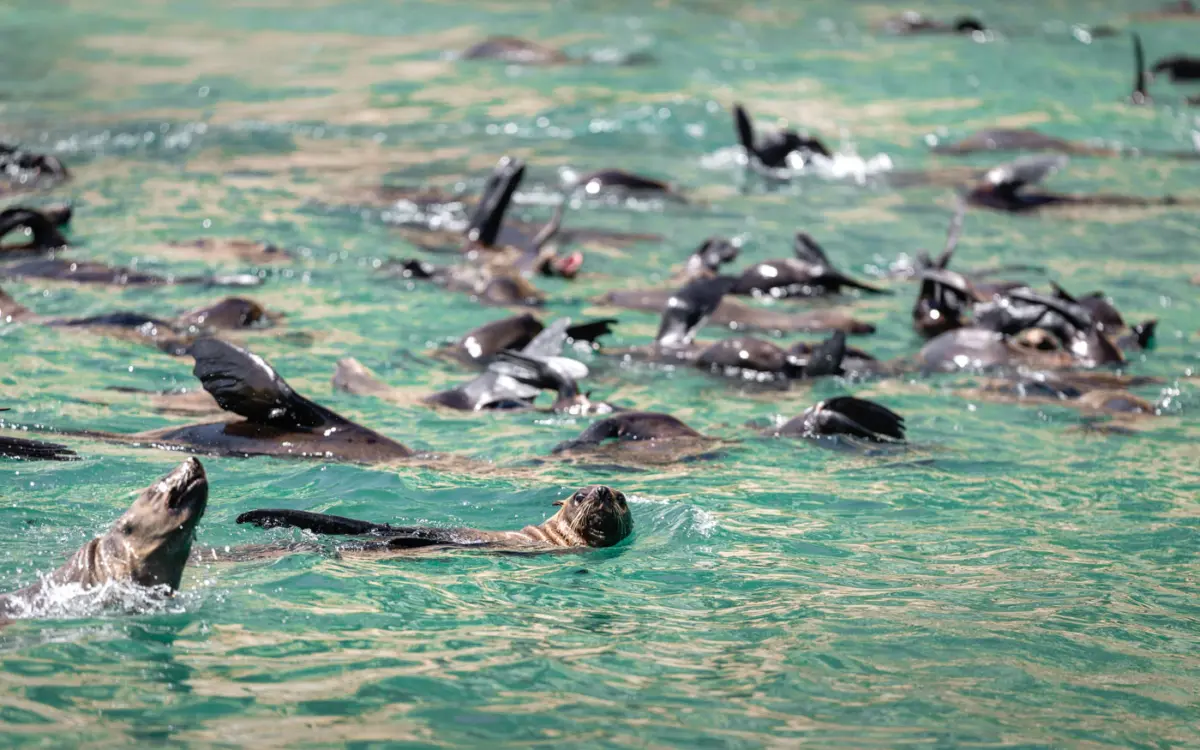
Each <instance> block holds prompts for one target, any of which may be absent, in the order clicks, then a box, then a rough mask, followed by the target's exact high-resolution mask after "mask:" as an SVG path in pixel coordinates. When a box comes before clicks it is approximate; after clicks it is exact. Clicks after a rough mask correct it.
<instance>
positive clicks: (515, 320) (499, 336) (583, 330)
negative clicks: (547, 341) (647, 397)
mask: <svg viewBox="0 0 1200 750" xmlns="http://www.w3.org/2000/svg"><path fill="white" fill-rule="evenodd" d="M616 322H617V321H616V319H615V318H603V319H601V320H592V321H588V322H585V323H580V324H579V325H574V326H570V327H569V328H567V331H566V333H567V338H568V339H570V340H573V341H587V342H590V343H593V344H594V343H595V341H596V339H598V338H599V337H601V336H604V335H606V334H608V333H611V332H612V326H613V324H615V323H616ZM545 328H546V326H545V324H543V323H542V322H541V321H540V320H538V319H537V318H535V317H534V316H533V315H532V314H530V313H522V314H520V315H513V316H511V317H508V318H502V319H501V320H493V321H492V322H490V323H484V324H483V325H481V326H479V327H478V328H474V329H472V330H470V331H468V332H467V333H465V334H464V335H463V336H462V338H460V339H459V340H458V341H457V342H455V343H454V345H453V346H452V347H446V348H444V349H441V350H439V352H441V353H444V354H445V355H446V356H448V357H450V358H452V359H454V360H456V361H458V362H461V363H463V364H465V365H470V366H472V367H486V366H487V364H488V363H489V362H491V360H492V358H493V357H495V356H496V355H497V354H498V353H500V352H502V351H504V350H506V349H514V350H518V351H519V350H521V349H524V348H525V347H526V346H529V344H530V342H532V341H533V339H534V337H535V336H537V335H538V334H539V333H541V332H542V331H543V330H545Z"/></svg>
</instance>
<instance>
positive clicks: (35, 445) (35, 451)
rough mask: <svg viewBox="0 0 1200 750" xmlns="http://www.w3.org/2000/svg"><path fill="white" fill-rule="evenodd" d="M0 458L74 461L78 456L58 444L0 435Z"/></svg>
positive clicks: (6, 408) (4, 409)
mask: <svg viewBox="0 0 1200 750" xmlns="http://www.w3.org/2000/svg"><path fill="white" fill-rule="evenodd" d="M8 409H9V407H7V406H4V407H0V411H8ZM0 458H14V459H17V460H21V461H74V460H75V459H76V458H78V456H76V455H75V451H73V450H71V449H70V448H68V447H67V446H65V445H59V444H58V443H47V442H45V441H44V440H30V439H28V438H19V437H5V436H3V435H0Z"/></svg>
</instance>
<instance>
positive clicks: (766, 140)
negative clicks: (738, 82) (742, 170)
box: [733, 104, 833, 169]
mask: <svg viewBox="0 0 1200 750" xmlns="http://www.w3.org/2000/svg"><path fill="white" fill-rule="evenodd" d="M733 124H734V129H735V130H736V131H737V136H738V142H739V143H740V144H741V145H742V148H744V149H745V150H746V158H747V159H748V160H749V162H750V163H751V164H754V163H757V164H760V165H762V166H764V167H768V168H771V169H779V168H781V167H786V166H787V165H788V156H789V155H791V154H793V153H794V154H797V155H798V156H799V157H800V158H801V159H803V160H804V161H805V162H808V161H811V160H812V158H813V156H823V157H824V158H826V159H831V158H833V154H832V153H831V152H830V150H829V149H828V148H826V147H825V144H824V143H821V141H820V140H819V139H817V138H812V137H809V136H806V135H800V134H799V133H797V132H796V131H794V130H780V131H771V132H768V133H764V134H762V135H760V136H755V134H754V122H753V121H752V120H751V119H750V113H748V112H747V111H746V109H745V108H744V107H743V106H742V105H740V104H734V105H733Z"/></svg>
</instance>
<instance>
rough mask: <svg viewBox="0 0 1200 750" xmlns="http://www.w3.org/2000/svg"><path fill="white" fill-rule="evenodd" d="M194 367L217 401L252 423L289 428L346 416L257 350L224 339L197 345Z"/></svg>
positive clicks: (314, 425)
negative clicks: (298, 386) (312, 397)
mask: <svg viewBox="0 0 1200 750" xmlns="http://www.w3.org/2000/svg"><path fill="white" fill-rule="evenodd" d="M191 354H192V356H193V357H195V358H196V366H195V368H193V370H192V372H193V374H195V376H196V377H197V378H199V379H200V382H201V384H203V385H204V390H206V391H208V392H209V394H210V395H212V397H213V398H214V399H216V401H217V404H219V405H220V407H221V408H222V409H224V410H226V411H231V412H233V413H234V414H239V415H241V416H243V417H245V418H246V419H248V420H249V421H251V422H255V423H258V424H265V425H271V426H274V427H280V428H285V429H300V430H308V429H312V428H314V427H320V426H321V425H324V424H329V423H330V422H333V423H345V422H346V420H345V419H344V418H342V417H340V416H338V415H337V414H335V413H333V412H332V411H330V410H328V409H326V408H325V407H323V406H320V405H318V404H315V403H313V402H312V401H309V400H308V399H306V398H304V397H303V396H301V395H299V394H298V393H296V392H295V391H293V390H292V387H291V386H289V385H288V384H287V382H286V381H284V379H283V378H281V377H279V374H278V373H276V372H275V370H274V369H273V368H272V367H271V366H270V365H269V364H267V362H266V360H264V359H263V358H262V357H259V356H258V355H256V354H251V353H250V352H248V351H246V350H245V349H242V348H241V347H239V346H234V345H233V344H230V343H228V342H225V341H221V340H220V339H213V338H203V339H199V340H198V341H196V343H194V344H193V345H192V351H191Z"/></svg>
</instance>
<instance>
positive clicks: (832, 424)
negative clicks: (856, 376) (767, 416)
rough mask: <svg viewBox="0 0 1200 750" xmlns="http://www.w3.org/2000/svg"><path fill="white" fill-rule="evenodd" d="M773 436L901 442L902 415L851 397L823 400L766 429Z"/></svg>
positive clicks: (870, 402)
mask: <svg viewBox="0 0 1200 750" xmlns="http://www.w3.org/2000/svg"><path fill="white" fill-rule="evenodd" d="M768 434H771V435H774V436H777V437H792V438H804V439H806V440H840V439H845V438H850V439H853V440H859V441H865V442H869V443H903V442H904V439H905V437H904V418H903V417H901V416H900V415H899V414H897V413H896V412H894V411H892V410H891V409H889V408H887V407H886V406H881V405H880V404H877V403H875V402H873V401H867V400H865V399H861V398H854V397H853V396H839V397H837V398H831V399H826V400H824V401H821V402H819V403H817V404H815V405H813V406H810V407H809V408H808V409H806V410H805V411H804V413H803V414H801V415H800V416H798V417H796V418H794V419H792V420H789V421H788V422H786V423H784V424H783V425H781V426H779V427H775V428H771V429H769V430H768Z"/></svg>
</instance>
